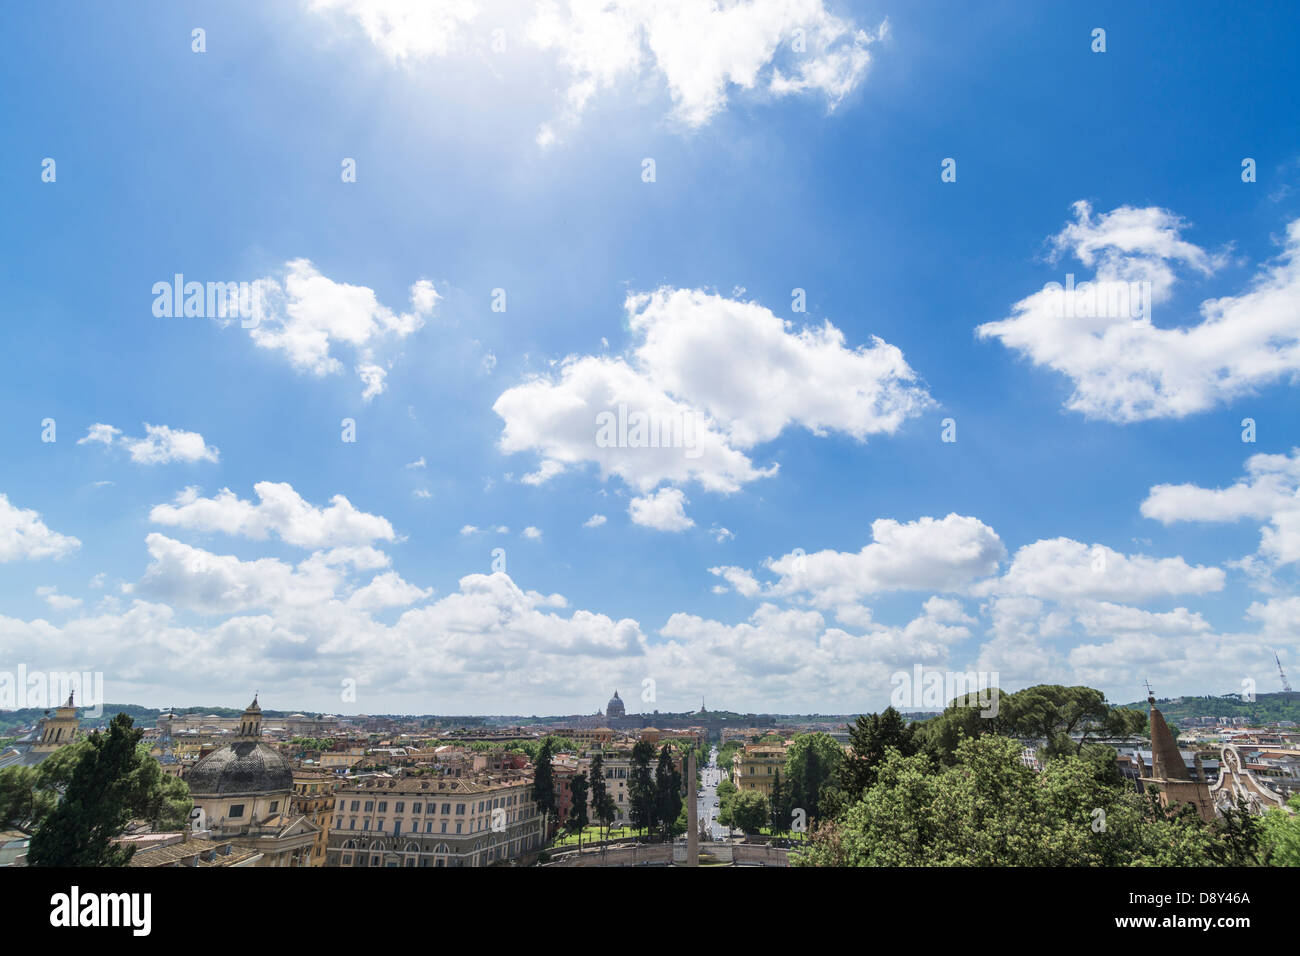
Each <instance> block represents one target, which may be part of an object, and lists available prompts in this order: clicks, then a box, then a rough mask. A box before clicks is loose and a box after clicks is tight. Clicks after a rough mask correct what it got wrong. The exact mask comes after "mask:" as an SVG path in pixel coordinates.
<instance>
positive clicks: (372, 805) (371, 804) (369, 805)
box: [366, 800, 375, 813]
mask: <svg viewBox="0 0 1300 956" xmlns="http://www.w3.org/2000/svg"><path fill="white" fill-rule="evenodd" d="M374 808H375V801H373V800H367V801H366V813H369V812H370V811H371V810H373V809H374Z"/></svg>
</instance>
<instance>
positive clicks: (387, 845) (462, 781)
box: [325, 773, 542, 867]
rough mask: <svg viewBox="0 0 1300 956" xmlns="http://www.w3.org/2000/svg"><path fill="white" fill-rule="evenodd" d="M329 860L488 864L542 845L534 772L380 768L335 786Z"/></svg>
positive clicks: (522, 857) (523, 857)
mask: <svg viewBox="0 0 1300 956" xmlns="http://www.w3.org/2000/svg"><path fill="white" fill-rule="evenodd" d="M334 808H335V809H334V821H333V825H332V826H331V828H330V836H329V843H328V847H327V849H326V854H325V865H326V866H384V867H389V866H412V867H419V866H433V867H438V866H490V865H493V864H502V863H506V862H511V861H518V862H525V863H527V862H531V860H532V859H533V858H535V856H536V854H537V852H538V851H539V850H540V849H541V845H542V818H541V814H540V813H539V812H538V810H537V804H536V803H535V802H534V800H533V795H532V775H531V774H524V773H506V774H501V775H495V774H484V775H481V776H479V777H476V778H472V779H471V778H467V777H448V776H433V775H419V776H402V777H394V776H389V775H387V774H376V775H374V776H371V777H365V778H360V779H357V780H354V781H347V782H344V783H343V784H341V785H340V786H339V788H338V789H337V790H336V791H335V792H334Z"/></svg>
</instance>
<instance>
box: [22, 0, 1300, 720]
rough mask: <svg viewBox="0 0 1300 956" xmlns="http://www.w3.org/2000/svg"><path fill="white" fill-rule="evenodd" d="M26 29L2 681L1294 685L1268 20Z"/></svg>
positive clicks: (1138, 690)
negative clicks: (38, 675) (77, 677)
mask: <svg viewBox="0 0 1300 956" xmlns="http://www.w3.org/2000/svg"><path fill="white" fill-rule="evenodd" d="M8 19H9V29H7V30H6V31H5V35H4V37H3V39H0V52H3V56H2V57H0V63H2V64H3V65H0V71H2V72H3V74H4V78H5V82H4V83H3V84H0V108H2V109H3V113H4V116H5V122H4V124H3V130H2V131H0V142H2V143H3V149H2V150H0V172H2V173H3V184H4V185H3V187H2V188H3V209H4V220H5V229H4V232H3V239H0V242H3V246H4V248H3V255H2V256H0V290H2V291H3V297H4V307H5V337H6V347H5V348H4V349H3V350H0V408H2V409H3V414H0V450H2V451H3V459H2V462H3V463H2V464H0V651H2V652H3V653H2V654H0V658H2V660H3V663H2V664H0V667H3V668H6V669H16V668H17V667H18V666H19V665H22V666H24V667H26V668H27V670H28V671H29V672H33V671H40V672H49V671H60V670H76V671H90V672H98V673H102V674H103V679H104V693H105V696H106V698H107V700H108V701H110V702H114V703H138V704H145V705H151V706H163V705H175V706H181V705H197V704H208V705H214V706H215V705H226V706H243V704H245V703H246V702H247V700H248V698H249V697H250V695H251V692H252V691H253V690H254V689H260V691H261V694H262V702H263V703H264V704H265V705H266V706H267V707H268V708H272V709H293V710H309V709H310V710H314V711H325V712H333V713H356V712H366V713H391V712H416V713H443V714H465V713H480V714H495V713H503V714H534V713H536V714H569V713H576V712H581V713H591V712H593V711H595V710H596V708H598V707H600V706H603V702H604V701H605V700H606V699H608V697H609V696H610V694H611V693H612V691H613V689H615V688H618V689H620V691H621V692H622V695H623V696H624V697H625V698H626V699H627V701H628V709H629V711H630V712H639V711H650V710H655V709H658V710H661V711H675V710H686V709H694V708H696V707H698V706H699V701H700V700H701V698H704V699H705V700H706V702H707V704H708V706H709V708H710V709H715V708H716V709H724V708H725V709H732V710H740V711H772V712H786V713H788V712H802V713H812V712H820V713H845V712H858V711H874V710H879V709H881V708H883V707H884V706H885V705H886V704H888V703H889V702H890V696H891V691H892V689H893V686H894V684H893V681H892V678H893V676H894V675H896V674H899V673H906V674H909V675H910V674H911V673H913V669H914V668H915V667H917V666H920V667H922V668H923V669H925V670H934V671H938V672H953V671H956V672H963V673H965V672H976V673H982V674H985V675H996V678H995V682H996V683H999V684H1000V685H1001V686H1002V687H1003V688H1005V689H1012V690H1014V689H1019V688H1022V687H1025V686H1029V685H1032V684H1038V683H1065V684H1086V685H1089V686H1093V687H1097V688H1100V689H1101V690H1103V691H1104V692H1105V693H1106V694H1107V695H1108V696H1109V697H1110V698H1111V699H1112V700H1118V701H1131V700H1135V699H1138V698H1139V697H1141V696H1145V692H1144V691H1143V689H1142V681H1143V680H1144V679H1147V680H1150V681H1151V683H1152V686H1153V687H1154V688H1155V690H1156V692H1157V693H1159V694H1161V695H1162V696H1163V695H1169V696H1175V695H1181V694H1193V693H1210V694H1225V693H1230V692H1240V691H1241V690H1243V688H1245V687H1246V685H1245V684H1243V681H1253V682H1254V684H1253V686H1254V688H1255V689H1256V690H1257V691H1258V692H1267V691H1275V690H1278V689H1280V685H1279V683H1278V676H1277V668H1276V665H1275V662H1274V654H1275V653H1276V654H1277V655H1278V657H1279V658H1280V659H1281V660H1282V662H1283V663H1284V664H1285V665H1286V666H1287V667H1289V668H1290V669H1291V670H1292V671H1293V672H1300V597H1297V592H1296V581H1297V565H1298V564H1300V450H1297V449H1298V448H1300V416H1297V414H1296V402H1297V397H1298V396H1300V393H1298V392H1297V387H1298V385H1300V128H1298V127H1297V126H1296V123H1295V117H1296V116H1297V115H1298V107H1300V102H1297V100H1298V99H1300V82H1298V80H1300V77H1297V69H1298V68H1297V65H1296V62H1297V61H1296V57H1295V55H1294V54H1295V50H1294V40H1295V37H1296V35H1297V29H1296V28H1297V27H1298V26H1300V10H1297V8H1296V7H1295V6H1293V5H1285V4H1282V5H1267V4H1258V5H1249V6H1244V7H1241V8H1234V9H1233V10H1232V11H1231V13H1230V14H1225V13H1224V11H1223V10H1222V8H1221V7H1219V6H1217V5H1214V4H1207V3H1190V4H1186V5H1183V6H1181V7H1180V13H1179V15H1178V16H1177V17H1171V16H1167V15H1162V12H1161V11H1158V10H1156V11H1146V10H1144V9H1141V8H1140V6H1135V5H1125V4H1114V5H1102V6H1101V7H1099V8H1096V9H1088V10H1083V9H1081V8H1080V9H1071V8H1065V7H1062V6H1060V5H1055V4H1030V3H1025V4H1020V5H1014V6H1009V7H1008V6H994V7H984V8H980V7H977V6H969V7H967V6H964V5H952V4H943V5H940V4H932V3H927V2H911V0H909V2H905V3H896V4H892V3H890V2H888V0H883V2H874V0H873V2H864V3H849V2H842V0H716V2H715V0H611V2H608V3H604V4H591V3H581V2H577V0H572V2H570V0H555V2H544V3H532V2H530V3H523V2H520V3H513V2H502V3H488V2H479V0H455V2H449V3H440V4H424V3H403V2H398V0H306V2H300V3H285V4H261V3H252V2H234V3H229V4H222V5H219V6H216V7H212V8H207V9H204V10H202V11H195V10H189V9H185V8H181V7H176V6H172V5H157V6H154V7H151V8H149V9H148V10H147V11H146V10H143V9H141V10H135V11H127V10H121V9H116V8H110V7H108V6H104V5H86V6H84V7H82V8H80V9H79V11H78V13H77V14H76V16H61V15H57V14H56V12H55V11H54V10H52V9H49V8H46V7H42V6H41V5H22V6H20V7H16V8H15V9H14V10H12V11H10V12H9V14H8ZM1099 30H1100V31H1103V32H1102V33H1100V34H1099V33H1098V32H1097V31H1099ZM651 432H653V434H654V435H655V440H654V441H653V442H652V441H650V439H649V437H648V436H649V435H650V434H651ZM19 703H20V704H21V701H19Z"/></svg>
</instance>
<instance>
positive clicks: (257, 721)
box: [239, 694, 262, 741]
mask: <svg viewBox="0 0 1300 956" xmlns="http://www.w3.org/2000/svg"><path fill="white" fill-rule="evenodd" d="M239 739H240V740H241V741H242V740H253V741H258V740H261V739H262V708H261V707H259V706H257V694H253V702H252V703H251V704H249V705H248V709H247V710H245V711H244V716H243V717H241V718H240V719H239Z"/></svg>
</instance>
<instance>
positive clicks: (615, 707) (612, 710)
mask: <svg viewBox="0 0 1300 956" xmlns="http://www.w3.org/2000/svg"><path fill="white" fill-rule="evenodd" d="M626 713H627V711H626V709H625V708H624V707H623V701H622V700H620V699H619V696H618V691H614V696H613V697H611V698H610V699H609V703H608V704H606V705H605V716H606V717H623V716H625V715H626Z"/></svg>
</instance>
